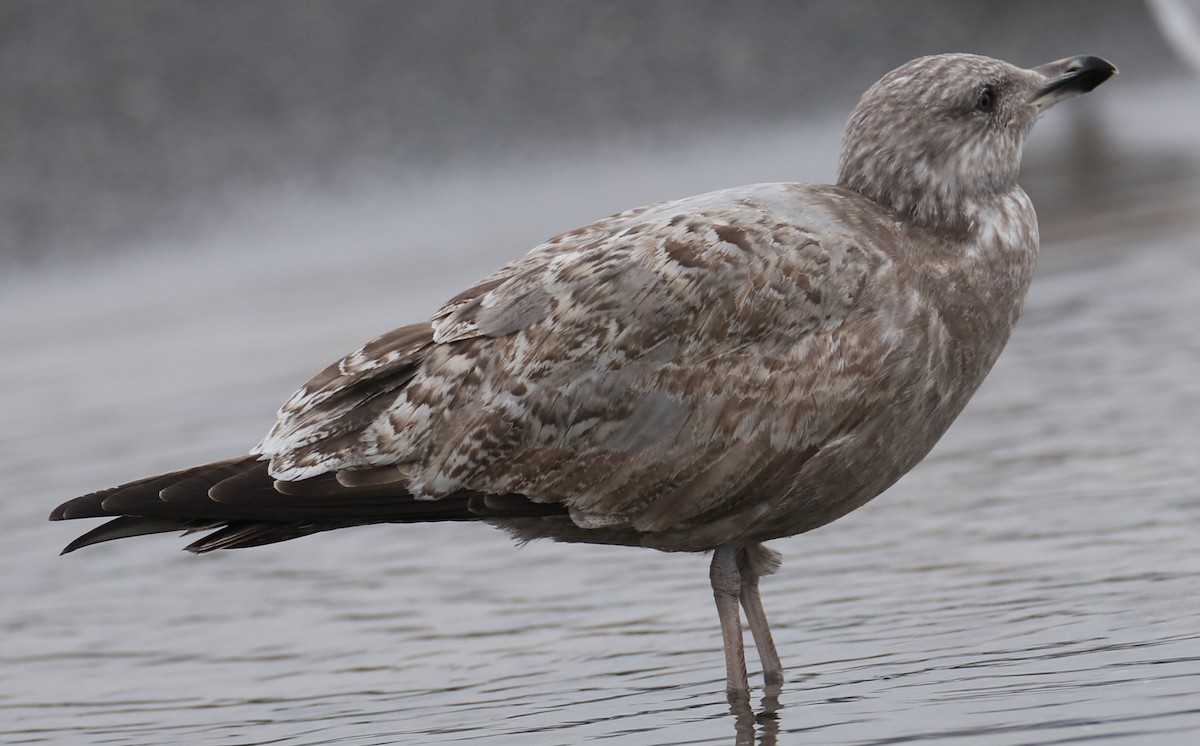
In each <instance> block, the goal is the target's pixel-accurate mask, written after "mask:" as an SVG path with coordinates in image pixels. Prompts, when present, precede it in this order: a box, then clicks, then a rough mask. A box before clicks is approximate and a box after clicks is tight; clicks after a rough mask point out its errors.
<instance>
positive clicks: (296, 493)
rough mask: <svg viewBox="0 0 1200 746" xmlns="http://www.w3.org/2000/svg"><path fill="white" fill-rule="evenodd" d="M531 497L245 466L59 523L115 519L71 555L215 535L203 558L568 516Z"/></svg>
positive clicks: (177, 479)
mask: <svg viewBox="0 0 1200 746" xmlns="http://www.w3.org/2000/svg"><path fill="white" fill-rule="evenodd" d="M563 513H565V510H564V509H563V508H562V507H561V506H559V505H554V504H545V503H537V502H534V501H532V500H530V499H528V498H526V497H524V496H523V495H484V494H481V493H475V492H460V493H456V494H453V495H448V496H447V497H444V498H441V499H439V500H417V499H415V498H413V496H412V495H411V494H409V493H408V492H407V491H405V490H404V489H403V488H401V487H399V486H397V485H395V484H388V485H378V486H365V487H348V486H346V485H343V484H342V483H340V482H339V481H338V480H337V478H336V476H335V475H334V474H324V475H321V476H318V477H313V478H311V479H305V480H302V481H297V482H276V481H275V479H273V478H272V477H271V475H270V474H269V473H267V462H265V461H260V460H259V459H258V457H257V456H245V457H240V458H234V459H229V460H226V461H217V462H214V463H211V464H204V465H202V466H195V467H192V468H190V469H184V470H182V471H175V472H170V473H167V474H160V475H158V476H153V477H147V478H145V479H139V480H137V481H135V482H129V483H128V484H123V485H120V486H117V487H112V488H109V489H106V490H101V491H99V492H93V493H91V494H89V495H84V496H82V497H77V498H75V499H73V500H68V501H67V502H65V503H63V504H62V505H60V506H58V507H57V508H55V509H54V511H53V512H51V514H50V520H52V521H61V520H69V519H74V518H111V519H112V520H110V521H108V522H107V523H104V524H102V525H101V526H99V527H97V528H95V529H92V530H91V531H88V532H87V533H85V534H83V535H82V536H80V537H79V538H77V539H75V540H74V541H72V542H71V543H70V544H68V545H67V546H66V548H65V549H63V554H67V553H68V552H73V551H75V550H76V549H81V548H83V547H86V546H91V545H92V544H99V543H101V542H105V541H113V540H115V539H124V538H128V537H131V536H143V535H146V534H156V533H163V532H169V531H183V532H186V533H192V532H196V531H206V530H213V532H212V533H210V534H207V535H206V536H204V537H203V538H201V539H199V540H198V541H195V542H193V543H192V544H190V545H188V546H187V547H185V548H186V549H187V550H188V551H190V552H195V553H203V552H211V551H213V550H216V549H236V548H242V547H253V546H261V545H263V544H273V543H275V542H279V541H287V540H289V539H296V538H299V537H301V536H308V535H310V534H315V533H320V532H322V531H331V530H333V529H338V528H347V527H350V526H365V525H369V524H373V523H420V522H427V521H477V520H487V519H502V518H527V517H534V516H549V515H560V514H563Z"/></svg>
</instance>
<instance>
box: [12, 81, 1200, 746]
mask: <svg viewBox="0 0 1200 746" xmlns="http://www.w3.org/2000/svg"><path fill="white" fill-rule="evenodd" d="M1131 96H1132V94H1128V95H1126V96H1125V97H1124V98H1122V97H1121V96H1110V97H1109V99H1107V103H1104V104H1102V105H1100V106H1099V107H1098V108H1097V109H1096V110H1094V111H1093V112H1092V114H1093V115H1094V116H1095V117H1097V121H1100V122H1101V123H1103V125H1104V126H1103V127H1102V128H1101V132H1100V134H1099V137H1100V147H1099V149H1097V150H1088V149H1087V148H1071V147H1068V146H1067V144H1068V143H1069V142H1070V138H1068V137H1067V133H1068V131H1069V128H1070V127H1071V126H1072V124H1073V123H1072V121H1071V118H1070V117H1068V116H1064V117H1060V118H1059V119H1057V120H1055V121H1054V122H1047V123H1046V125H1047V127H1046V130H1047V132H1046V133H1045V134H1044V135H1041V138H1042V139H1040V140H1039V141H1038V142H1036V143H1035V144H1034V145H1035V147H1034V148H1033V149H1032V153H1031V163H1030V168H1029V170H1028V179H1027V182H1028V186H1029V188H1030V191H1031V192H1032V193H1033V194H1034V196H1035V199H1036V200H1037V201H1038V203H1039V205H1040V207H1041V210H1042V215H1043V222H1044V225H1045V230H1044V233H1045V235H1046V236H1047V241H1046V247H1045V250H1044V255H1043V263H1042V266H1041V267H1040V268H1039V274H1038V277H1037V279H1036V282H1035V286H1034V290H1033V292H1032V294H1031V297H1030V300H1029V305H1028V308H1027V311H1026V314H1025V318H1024V319H1023V320H1022V322H1021V325H1020V327H1019V329H1018V332H1017V333H1016V335H1015V337H1014V338H1013V341H1012V343H1011V344H1010V346H1009V349H1008V350H1007V351H1006V353H1005V354H1004V356H1003V357H1002V358H1001V361H1000V363H999V365H998V366H997V368H996V370H995V371H994V373H993V375H992V376H991V378H990V379H989V380H988V382H987V383H986V384H985V386H984V388H983V390H982V391H981V392H980V393H979V395H978V396H977V397H976V399H975V401H974V402H973V403H972V405H971V406H970V407H969V408H968V410H967V412H966V413H965V414H964V415H963V416H962V418H961V419H960V421H959V422H958V423H957V424H956V425H955V426H954V428H953V429H952V430H951V432H950V433H949V434H948V435H947V437H946V438H945V440H944V441H943V443H942V444H941V445H939V447H938V448H937V449H936V450H935V451H934V453H933V454H932V455H931V456H930V458H929V459H927V461H926V462H925V463H924V464H923V465H922V466H921V467H919V468H918V469H917V470H916V471H914V472H913V473H912V474H911V475H910V476H908V477H906V478H905V479H904V480H902V481H901V482H900V484H898V485H897V486H896V487H895V488H893V489H892V490H891V491H890V492H889V493H887V494H886V495H885V496H883V497H882V498H881V499H879V500H877V501H875V502H873V503H871V504H870V505H868V506H867V507H865V508H863V509H861V510H859V511H857V512H856V513H854V514H853V515H851V516H849V517H847V518H846V519H844V520H842V521H839V522H837V523H835V524H833V525H831V526H828V527H826V528H823V529H821V530H818V531H816V532H813V533H812V534H809V535H807V536H803V537H795V538H792V539H788V540H785V541H780V542H776V543H775V547H776V548H777V549H779V550H781V551H782V552H783V553H784V555H785V558H786V559H785V565H784V568H783V570H782V571H781V572H780V573H779V574H778V575H776V576H773V577H772V578H769V579H767V580H766V581H764V584H763V592H764V598H765V603H766V605H767V609H768V612H769V613H770V615H771V618H772V622H773V629H774V632H775V637H776V642H777V643H778V645H779V648H780V652H781V655H782V657H783V660H784V663H785V665H786V666H787V680H786V683H785V685H784V687H783V688H782V691H781V692H780V693H779V695H778V700H779V701H778V712H777V714H775V715H774V716H770V715H763V716H761V717H759V718H758V720H757V721H754V720H747V719H745V718H742V719H740V720H739V718H736V717H734V716H733V715H732V714H731V713H730V709H729V706H728V704H727V703H726V702H725V695H724V692H723V680H724V671H723V665H722V663H723V662H722V657H721V653H720V635H719V631H718V627H717V622H716V615H715V611H714V609H713V608H712V601H711V593H710V590H709V588H708V583H707V574H706V568H707V559H706V558H704V557H700V556H690V555H664V554H659V553H656V552H649V551H639V550H630V549H621V548H605V547H586V546H564V545H554V544H549V543H541V544H532V545H529V546H525V547H520V548H516V547H514V546H512V543H511V542H510V541H509V539H508V538H507V537H506V536H505V535H504V534H503V533H501V532H498V531H494V530H489V529H486V528H484V527H480V526H471V525H428V526H410V527H399V526H397V527H372V528H364V529H356V530H353V531H342V532H335V533H332V534H328V535H322V536H316V537H311V538H307V539H303V540H300V541H296V542H289V543H285V544H281V545H277V546H271V547H265V548H261V549H255V550H251V551H245V552H228V553H218V554H216V555H209V556H205V557H203V558H196V557H193V556H191V555H188V554H185V553H181V552H178V551H174V550H175V549H176V548H177V547H179V546H182V542H180V541H179V540H177V539H174V538H171V537H155V538H145V539H140V540H131V541H127V542H118V543H114V544H109V545H105V546H103V547H97V548H95V549H91V550H87V551H84V552H81V553H78V554H74V555H71V556H69V557H65V558H58V557H57V556H55V555H56V554H57V551H58V549H59V548H60V547H61V546H62V545H63V544H65V543H66V542H67V541H68V540H69V539H70V538H72V537H73V536H74V535H76V534H77V533H79V532H80V531H82V530H83V529H85V528H86V527H87V526H85V525H83V524H78V523H66V524H64V523H59V524H50V523H47V522H45V520H44V517H45V515H46V513H48V511H49V510H50V508H51V507H53V506H54V505H55V504H57V503H58V502H59V501H60V500H61V499H64V498H67V497H70V496H73V495H75V494H80V493H82V492H86V491H89V490H91V489H95V488H98V487H102V486H106V485H109V484H113V483H116V482H119V481H124V480H128V479H132V478H136V477H139V476H143V475H145V474H148V473H152V472H155V471H161V470H166V469H171V468H177V467H181V466H185V465H189V464H191V463H195V462H199V461H202V460H209V459H215V458H221V457H225V456H229V455H232V454H235V453H238V452H240V451H243V450H245V449H246V448H248V447H249V446H250V445H252V444H253V443H254V442H255V441H256V440H257V439H258V437H260V435H261V434H262V432H263V431H264V430H265V429H266V427H267V426H268V425H269V423H270V421H271V417H272V414H273V411H274V409H275V407H276V406H277V405H278V404H279V403H280V402H281V401H282V400H283V399H284V398H285V397H286V396H287V395H288V394H289V393H290V391H291V390H292V389H293V388H294V387H295V386H296V385H298V384H299V383H300V382H301V381H302V380H303V379H304V378H306V377H307V376H308V375H309V374H311V373H312V372H314V371H316V370H317V369H318V368H320V367H321V366H323V365H324V364H325V363H326V362H328V361H329V360H332V359H333V358H335V357H336V356H338V355H340V354H341V353H343V352H345V351H347V350H349V349H352V348H353V347H355V346H357V344H358V343H360V342H361V341H362V340H364V339H366V338H367V337H369V336H372V335H374V334H376V333H378V332H381V331H384V330H386V329H387V328H389V327H391V326H395V325H397V324H399V323H401V322H404V321H407V320H410V319H412V318H416V317H418V316H420V315H422V314H426V313H428V312H429V311H430V310H432V309H433V308H435V307H436V305H437V304H438V303H439V302H440V301H441V300H443V299H444V298H446V297H448V296H449V295H450V294H452V293H453V292H454V291H455V290H456V289H458V288H460V287H461V286H462V285H463V284H465V283H467V282H470V281H471V280H474V279H477V278H478V277H479V276H481V275H482V274H484V273H486V272H487V271H489V270H490V269H491V268H493V267H495V266H497V265H499V264H500V263H501V262H502V261H504V260H505V259H507V258H510V257H512V256H515V255H516V254H519V253H520V251H521V249H522V248H523V247H526V246H528V245H531V244H532V243H534V242H536V241H537V240H539V239H540V238H543V237H545V236H547V235H550V234H551V233H553V232H555V231H557V230H560V229H563V228H567V227H570V226H571V225H573V224H577V223H579V222H581V221H583V220H586V219H588V218H589V217H595V216H597V215H600V214H603V213H605V212H606V211H611V210H616V209H619V208H622V207H626V206H629V205H630V204H636V203H639V202H642V201H646V200H649V199H654V198H656V197H664V196H673V195H681V194H686V193H688V192H693V191H698V190H701V189H707V188H713V187H717V186H721V185H727V184H732V183H739V182H744V181H752V180H773V179H784V178H789V177H790V176H794V175H795V174H794V171H796V170H799V171H800V172H801V173H804V174H806V175H808V176H810V177H811V178H814V179H820V178H828V177H829V175H830V171H831V170H832V168H833V164H832V163H831V160H832V156H831V155H830V153H831V152H832V150H831V148H833V147H835V146H836V141H837V126H836V125H831V126H829V127H826V126H824V125H822V126H820V127H818V126H817V125H813V127H814V129H813V130H812V131H811V132H806V133H802V134H801V133H792V134H786V133H783V134H781V133H778V132H766V133H761V134H755V135H753V136H747V135H742V136H740V137H737V138H732V137H731V138H730V139H729V140H728V141H720V142H715V143H700V144H699V145H698V146H697V147H696V148H695V149H694V150H693V149H690V148H689V147H681V149H680V150H679V151H678V152H674V153H666V154H661V153H660V154H655V155H653V156H651V155H646V156H645V158H640V159H639V158H635V157H629V158H627V159H621V158H614V159H612V160H611V161H609V162H606V163H604V164H592V165H590V166H589V167H588V168H586V169H584V168H580V167H577V166H574V165H571V164H558V165H555V164H549V165H542V166H538V167H536V169H530V170H529V171H528V172H515V173H513V172H509V173H497V174H484V175H468V176H469V177H470V178H467V177H454V178H449V179H447V180H446V181H445V182H443V183H440V184H437V185H434V187H432V188H431V191H430V192H429V193H427V194H423V195H419V196H417V195H395V194H388V193H386V192H384V193H376V194H375V195H374V196H368V195H366V194H358V195H351V196H348V197H347V199H346V201H345V203H343V204H333V205H330V204H317V205H310V204H296V203H289V204H283V205H274V206H273V207H269V208H268V207H262V208H261V209H257V210H256V211H255V212H253V213H252V212H249V211H248V212H247V214H246V215H244V216H241V217H239V218H237V219H236V220H231V224H230V225H229V226H228V227H227V228H225V229H223V230H216V229H214V232H213V233H212V234H211V235H210V236H209V237H207V238H205V239H204V240H203V241H198V242H197V244H196V246H195V249H194V251H192V252H191V253H190V255H181V254H180V253H179V252H170V253H167V255H165V256H156V255H154V254H153V252H149V251H146V252H141V253H139V252H131V253H129V254H127V255H125V256H123V257H121V258H118V259H114V260H113V261H111V262H110V263H108V264H106V265H104V266H96V265H89V266H86V267H81V268H74V267H58V268H54V269H50V270H44V271H40V272H30V273H27V274H25V275H23V276H21V277H17V278H7V279H6V280H5V281H4V284H3V285H0V349H4V350H6V353H7V354H6V355H5V356H4V357H3V358H0V411H3V412H4V425H3V427H2V428H0V474H3V475H4V483H3V485H2V486H0V493H2V498H0V522H2V525H3V526H4V527H5V531H4V533H3V534H2V535H0V598H3V602H2V603H3V605H2V608H0V670H3V671H4V674H3V676H0V741H2V742H4V743H14V744H15V743H108V744H162V743H188V744H268V743H270V744H289V745H299V744H326V743H339V744H355V745H356V746H358V745H366V744H387V743H422V744H425V743H453V742H464V741H484V742H487V743H495V744H530V743H536V744H577V743H581V742H584V741H588V740H593V739H616V742H619V743H657V744H683V743H729V742H730V741H731V740H738V741H740V742H743V743H748V742H750V741H751V740H752V739H755V738H757V740H759V741H760V742H761V743H774V742H776V741H778V742H779V743H813V744H844V743H905V742H912V741H922V742H932V743H961V742H967V741H969V742H970V743H972V744H1026V743H1038V744H1047V743H1072V742H1081V741H1093V742H1101V743H1139V744H1172V743H1179V744H1184V743H1194V738H1195V735H1196V733H1197V732H1200V696H1197V695H1198V693H1200V601H1198V599H1200V552H1198V551H1197V550H1198V549H1200V539H1198V538H1197V537H1198V536H1200V532H1198V528H1200V526H1198V523H1200V487H1198V486H1197V484H1198V480H1197V477H1198V476H1200V418H1198V417H1197V412H1198V411H1200V331H1198V330H1197V319H1200V219H1198V218H1197V214H1200V210H1198V209H1197V208H1200V199H1198V198H1197V194H1200V189H1197V187H1200V178H1197V164H1200V136H1197V135H1195V133H1194V132H1192V131H1190V128H1189V126H1188V125H1186V124H1183V123H1186V122H1194V121H1195V116H1196V114H1197V112H1196V111H1195V110H1194V108H1193V109H1191V110H1188V109H1181V108H1179V107H1186V106H1188V105H1190V104H1189V101H1190V99H1188V98H1186V97H1175V98H1173V99H1170V101H1171V102H1170V103H1169V104H1168V103H1165V102H1166V101H1167V100H1168V97H1164V96H1160V97H1155V98H1148V99H1134V98H1131ZM1171 107H1176V108H1171ZM1173 123H1175V124H1173ZM779 148H788V149H789V152H795V153H797V157H796V158H794V159H791V162H789V163H780V161H781V159H780V158H779V157H778V156H777V154H776V153H777V150H778V149H779ZM1097 153H1099V154H1100V155H1099V156H1098V155H1097ZM797 164H798V168H797ZM785 166H786V168H785ZM1081 173H1082V174H1085V176H1084V178H1082V179H1080V178H1079V175H1080V174H1081ZM1072 174H1074V180H1072V177H1071V175H1072ZM466 215H473V216H474V217H472V218H470V219H467V218H466V217H464V216H466ZM397 247H400V248H397ZM467 247H476V248H474V249H468V248H467ZM750 665H751V668H752V669H753V668H755V667H756V665H757V660H756V659H755V658H754V657H753V654H752V653H751V659H750ZM754 683H755V685H756V690H755V692H754V697H755V701H754V706H755V707H756V708H759V709H762V708H763V705H762V703H761V702H760V697H761V696H762V693H761V689H760V688H757V687H758V684H759V682H758V681H754ZM768 709H773V708H768Z"/></svg>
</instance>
